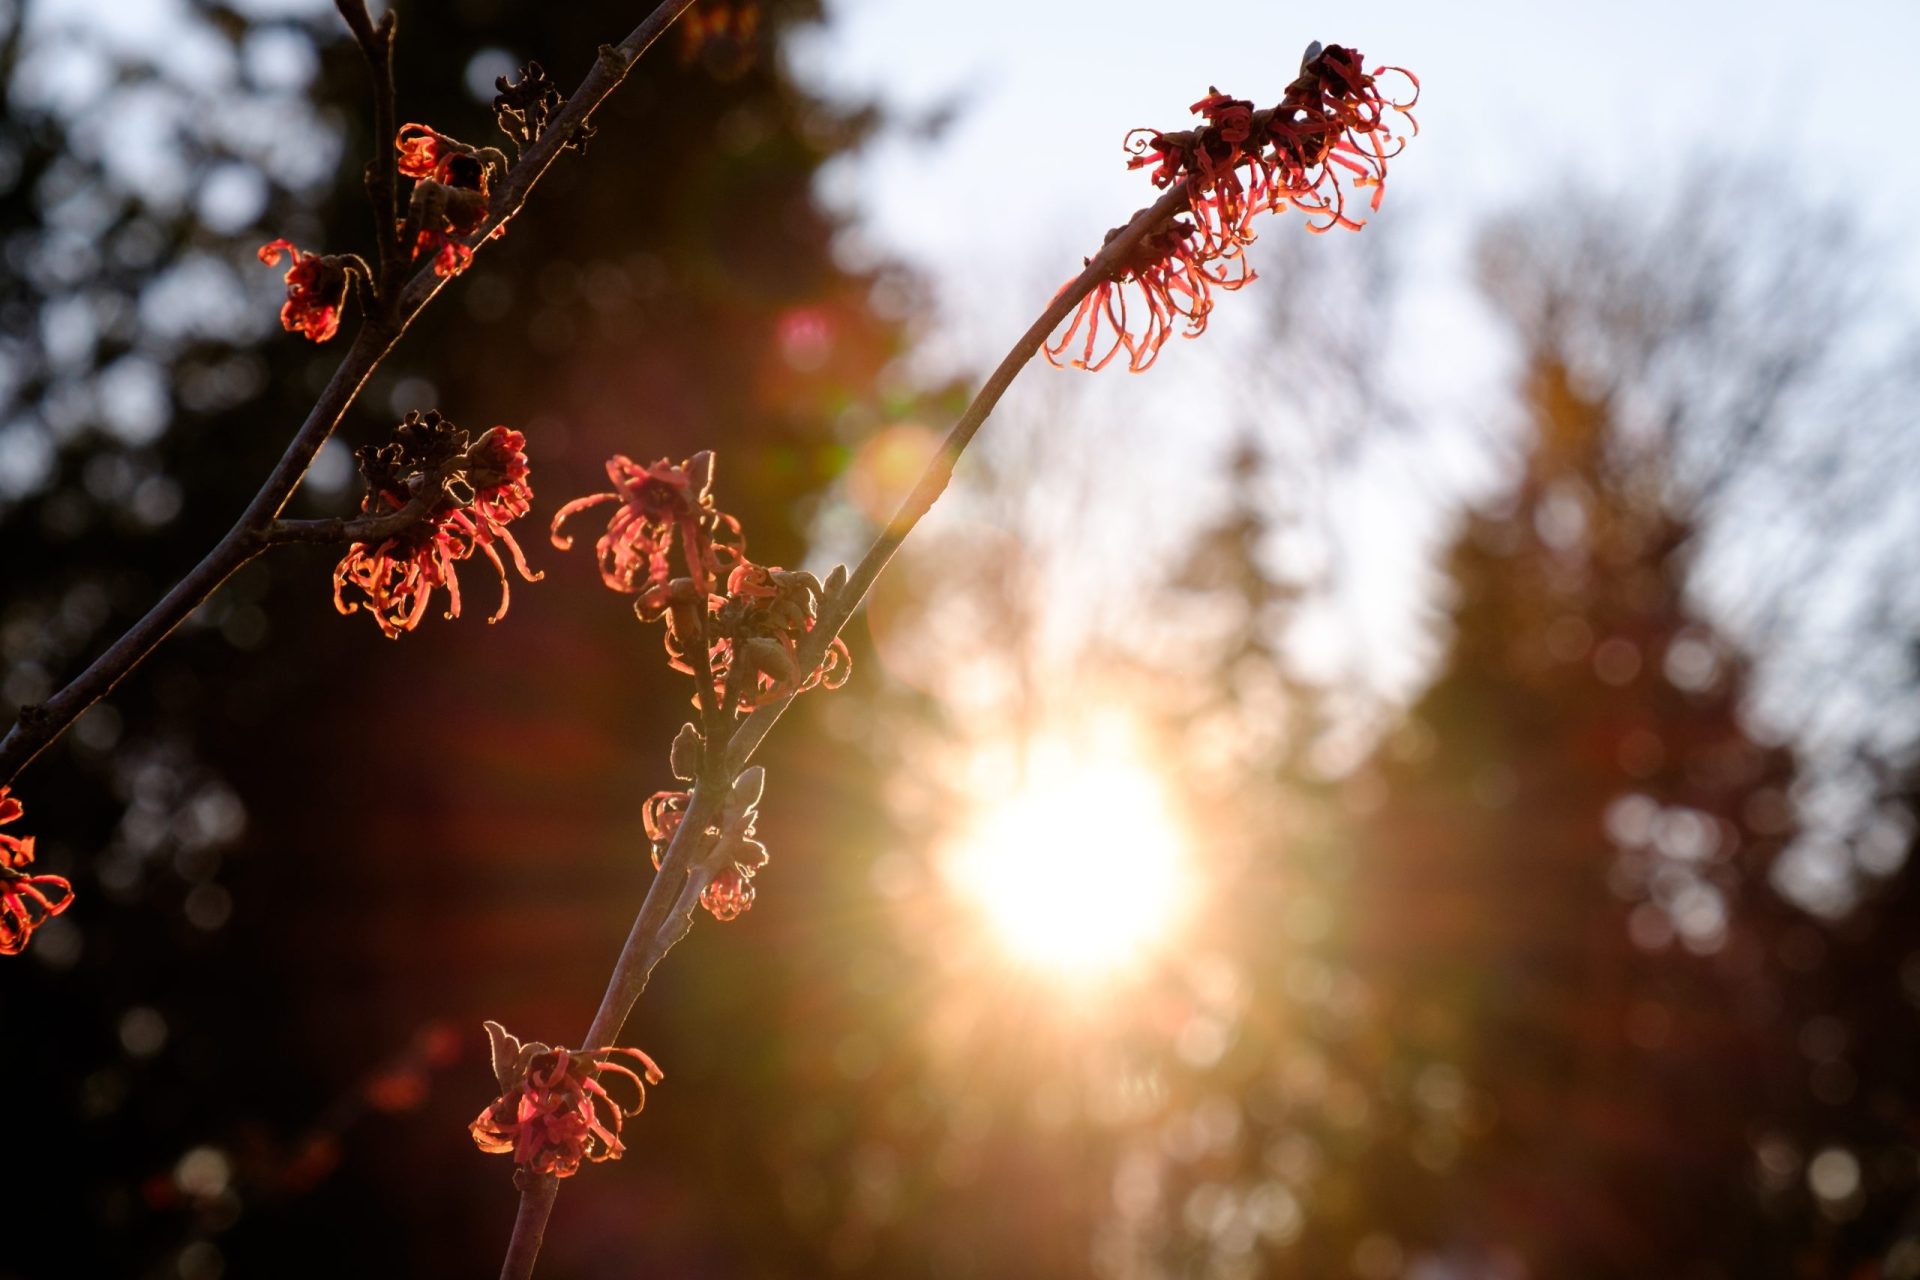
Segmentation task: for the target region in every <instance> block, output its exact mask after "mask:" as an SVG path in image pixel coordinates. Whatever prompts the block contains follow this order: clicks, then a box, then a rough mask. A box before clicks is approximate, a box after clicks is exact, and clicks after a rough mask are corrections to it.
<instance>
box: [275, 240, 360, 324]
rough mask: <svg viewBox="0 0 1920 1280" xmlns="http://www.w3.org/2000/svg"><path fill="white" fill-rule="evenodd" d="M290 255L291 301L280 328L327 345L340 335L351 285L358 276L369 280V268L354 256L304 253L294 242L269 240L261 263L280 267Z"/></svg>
mask: <svg viewBox="0 0 1920 1280" xmlns="http://www.w3.org/2000/svg"><path fill="white" fill-rule="evenodd" d="M283 253H284V254H286V255H287V257H288V262H287V300H286V302H285V303H283V304H282V305H281V307H280V326H281V327H282V328H283V329H285V330H286V331H287V332H288V333H299V334H304V335H306V337H307V338H308V339H310V340H311V341H314V342H325V341H326V340H327V339H329V338H331V337H332V336H333V335H334V334H336V333H338V332H340V316H341V313H342V312H343V311H344V310H345V308H346V305H347V285H348V284H350V283H351V282H352V280H353V278H354V273H355V272H358V273H359V274H360V276H361V278H362V279H365V278H367V264H366V263H364V262H362V261H360V259H359V258H357V257H355V256H353V255H352V254H344V255H322V254H318V253H303V252H301V251H300V250H299V249H296V248H295V247H294V245H293V241H291V240H269V241H268V242H267V243H265V244H263V245H261V246H260V261H262V262H264V263H266V264H267V265H268V266H270V267H277V266H279V265H280V255H281V254H283Z"/></svg>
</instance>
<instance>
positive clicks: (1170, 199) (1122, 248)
mask: <svg viewBox="0 0 1920 1280" xmlns="http://www.w3.org/2000/svg"><path fill="white" fill-rule="evenodd" d="M1186 207H1187V183H1186V180H1185V179H1184V178H1183V179H1181V180H1180V181H1178V182H1176V183H1174V184H1173V185H1172V186H1171V187H1169V188H1168V189H1167V192H1166V194H1165V195H1163V196H1161V197H1160V198H1159V199H1158V200H1156V201H1154V202H1153V204H1152V205H1151V206H1150V207H1149V208H1146V209H1142V210H1141V211H1140V212H1138V213H1136V214H1134V215H1133V220H1132V221H1131V222H1129V223H1127V225H1126V227H1125V228H1123V229H1122V230H1121V232H1120V234H1118V235H1116V236H1114V238H1113V239H1111V240H1109V241H1108V242H1107V243H1106V244H1105V245H1104V246H1103V247H1102V248H1101V250H1100V252H1099V253H1097V254H1095V255H1094V256H1093V257H1092V258H1091V259H1089V260H1088V262H1087V267H1086V270H1084V271H1082V272H1081V273H1080V274H1079V275H1078V276H1076V277H1075V278H1074V280H1073V282H1072V283H1071V284H1069V285H1068V286H1067V287H1066V288H1064V289H1062V290H1061V291H1060V292H1059V293H1058V294H1056V295H1055V296H1054V299H1053V301H1052V302H1051V303H1049V304H1048V306H1047V309H1046V310H1045V311H1043V312H1041V313H1040V318H1039V319H1038V320H1035V321H1034V322H1033V324H1032V326H1031V327H1030V328H1028V330H1027V331H1026V332H1025V333H1023V334H1021V335H1020V339H1019V341H1017V342H1015V343H1014V344H1013V348H1012V349H1011V350H1010V351H1008V352H1007V354H1006V356H1005V357H1004V358H1003V359H1002V360H1001V361H1000V364H999V366H998V367H996V368H995V369H994V371H993V375H992V376H991V377H989V378H988V379H987V380H986V382H985V383H984V384H982V386H981V388H980V390H979V391H977V392H975V393H974V397H973V400H972V402H971V403H969V404H968V405H967V408H966V412H964V413H962V414H961V415H960V420H959V421H958V422H955V423H954V424H953V429H952V430H950V431H948V432H947V438H946V439H945V440H943V441H942V442H941V444H940V451H939V452H938V453H936V454H935V455H934V456H933V458H932V460H931V461H929V462H928V463H927V465H926V468H925V469H924V470H922V471H921V473H920V478H919V480H918V481H916V482H915V483H914V486H913V492H911V493H909V494H908V495H907V498H906V500H905V501H904V502H902V503H901V504H900V509H899V510H898V511H896V512H894V514H893V519H891V520H889V521H888V522H887V525H886V527H885V528H884V529H882V530H881V531H880V533H879V535H878V536H876V537H875V538H874V540H873V544H872V545H871V546H869V547H868V548H867V552H866V554H865V555H863V556H861V557H860V563H859V565H858V566H857V567H856V568H855V569H854V571H853V573H852V574H851V575H849V576H848V578H847V581H846V583H845V584H844V585H843V586H842V587H841V588H840V590H839V591H837V592H836V593H834V595H833V598H832V599H830V600H824V601H822V602H821V605H820V616H819V617H818V618H817V619H816V620H815V622H814V624H813V630H811V631H809V632H808V633H807V638H806V640H805V641H804V642H802V644H801V645H800V652H799V655H798V657H797V658H796V659H795V662H794V665H795V666H796V667H797V668H798V669H799V670H801V671H811V670H813V669H814V668H815V667H817V666H819V665H820V661H821V659H822V658H824V657H825V656H826V652H827V647H828V646H829V645H831V644H832V643H833V642H834V641H835V640H837V639H838V638H839V636H840V632H841V631H842V630H843V629H844V628H845V627H846V625H847V622H848V620H849V619H850V618H852V617H853V612H854V610H856V609H858V608H859V607H860V605H861V603H862V602H863V601H864V600H865V599H866V598H867V592H869V591H871V590H872V589H873V584H874V581H875V580H876V579H877V578H879V576H880V571H881V570H882V569H885V568H886V567H887V563H888V562H889V561H891V560H892V559H893V554H894V552H896V551H898V550H899V549H900V544H901V543H902V542H904V541H906V538H907V535H908V534H910V533H912V532H913V529H914V526H915V525H917V524H919V523H920V521H921V519H922V518H923V517H924V516H925V515H926V514H927V512H928V511H930V510H932V508H933V504H934V502H935V501H937V500H938V499H939V497H940V495H941V494H942V493H944V492H946V488H947V484H948V482H949V481H951V480H952V479H953V469H954V467H955V466H956V465H957V464H958V463H959V461H960V455H961V454H963V453H965V452H966V450H967V446H968V445H969V444H971V443H973V437H974V436H975V435H976V434H978V433H979V431H980V428H981V426H982V425H983V424H984V423H985V422H986V420H987V416H988V415H989V414H991V413H992V412H993V410H994V407H995V406H996V405H998V404H999V403H1000V397H1001V396H1003V395H1005V394H1006V391H1007V388H1008V387H1009V386H1011V385H1013V380H1014V378H1015V377H1016V376H1018V374H1019V373H1020V370H1022V369H1024V368H1025V367H1026V366H1027V363H1028V362H1029V361H1031V360H1032V359H1033V354H1034V352H1036V351H1038V350H1039V349H1040V347H1041V344H1042V343H1044V342H1046V340H1047V335H1048V334H1050V333H1052V332H1053V330H1054V328H1055V327H1056V326H1058V325H1059V323H1060V322H1061V321H1062V320H1064V319H1066V318H1067V316H1068V315H1070V314H1072V312H1073V310H1074V308H1075V307H1078V306H1079V305H1080V301H1081V299H1083V298H1085V297H1086V296H1087V295H1088V294H1089V293H1092V292H1093V290H1094V289H1095V288H1097V287H1098V286H1099V285H1100V283H1101V282H1102V281H1104V280H1107V279H1109V278H1111V277H1112V276H1113V275H1114V274H1115V273H1116V271H1117V269H1118V267H1119V264H1120V263H1121V262H1122V261H1123V260H1124V259H1125V258H1126V256H1127V255H1128V254H1130V253H1131V252H1132V251H1133V249H1134V247H1135V246H1136V245H1138V244H1139V243H1140V241H1141V240H1142V239H1144V238H1145V237H1146V236H1147V235H1148V234H1149V233H1151V232H1153V231H1156V230H1158V229H1159V228H1160V227H1163V226H1165V225H1166V224H1167V223H1168V222H1169V221H1171V220H1172V219H1173V217H1174V216H1175V215H1176V214H1178V213H1180V212H1181V211H1183V210H1184V209H1186ZM794 696H795V695H793V694H788V695H787V696H786V697H785V698H782V699H780V700H779V701H777V702H771V703H768V704H767V705H766V706H764V707H761V708H759V709H758V710H756V711H755V712H754V713H753V714H752V715H750V716H748V717H747V718H746V720H744V721H743V722H742V723H741V725H740V727H739V728H737V729H735V730H734V732H733V737H732V738H731V739H730V740H729V741H728V743H727V767H728V769H729V775H728V776H730V777H731V776H733V775H735V774H738V773H739V772H740V771H741V770H742V769H744V768H746V767H747V762H748V761H749V760H751V759H752V758H753V753H754V752H755V751H756V750H757V749H758V748H759V746H760V744H761V742H763V741H765V739H766V736H767V733H768V732H769V731H770V730H771V729H772V728H773V726H774V724H775V723H777V722H778V721H779V719H780V717H781V716H782V715H784V714H785V713H786V710H787V707H788V706H790V705H791V704H792V702H793V699H794Z"/></svg>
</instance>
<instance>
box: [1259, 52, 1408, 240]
mask: <svg viewBox="0 0 1920 1280" xmlns="http://www.w3.org/2000/svg"><path fill="white" fill-rule="evenodd" d="M1307 52H1308V54H1309V55H1310V56H1309V57H1308V58H1307V59H1306V60H1305V61H1304V62H1302V64H1301V67H1300V75H1299V77H1298V78H1297V79H1295V80H1294V82H1293V83H1292V84H1290V85H1288V86H1287V91H1286V94H1285V96H1283V97H1282V98H1281V101H1280V105H1279V106H1278V107H1276V108H1274V110H1273V112H1272V113H1271V116H1270V118H1269V121H1268V124H1267V140H1268V142H1269V143H1270V144H1271V146H1272V150H1271V151H1270V152H1268V153H1267V154H1266V155H1265V157H1264V158H1263V165H1264V178H1265V181H1266V183H1267V186H1268V191H1269V207H1271V208H1274V209H1278V208H1279V207H1280V206H1281V204H1283V203H1286V202H1289V201H1290V202H1291V203H1292V204H1293V205H1294V207H1295V208H1298V209H1300V210H1302V211H1303V212H1305V213H1307V214H1308V215H1309V217H1310V218H1312V217H1319V216H1322V215H1324V216H1325V218H1326V221H1325V222H1310V223H1309V229H1310V230H1313V231H1329V230H1331V229H1333V228H1334V227H1336V226H1338V227H1346V228H1349V229H1351V230H1358V229H1359V228H1360V227H1361V226H1362V225H1363V224H1362V223H1359V222H1355V221H1353V220H1352V219H1350V218H1348V217H1347V216H1346V212H1345V209H1346V197H1345V194H1344V192H1343V191H1342V190H1341V188H1340V182H1339V179H1338V175H1337V174H1336V172H1335V170H1333V169H1330V168H1328V167H1327V165H1328V164H1329V163H1331V164H1334V165H1338V166H1339V167H1340V168H1341V169H1343V170H1345V171H1346V173H1347V174H1348V181H1349V182H1350V183H1351V185H1352V186H1353V187H1355V188H1356V189H1360V188H1367V187H1371V188H1372V189H1373V196H1372V198H1371V199H1370V200H1369V202H1368V203H1369V207H1371V208H1373V209H1376V210H1377V209H1378V208H1379V207H1380V200H1381V197H1382V196H1383V195H1385V186H1384V184H1385V182H1386V179H1387V161H1388V160H1390V159H1392V158H1393V157H1394V156H1396V155H1398V154H1399V153H1400V149H1401V148H1402V147H1404V146H1405V145H1406V138H1405V137H1403V136H1400V135H1397V134H1394V133H1393V131H1392V126H1391V124H1390V123H1389V117H1388V114H1387V113H1388V112H1389V111H1393V112H1395V113H1398V114H1400V115H1403V116H1405V117H1406V118H1407V123H1408V125H1409V126H1411V127H1412V129H1413V131H1414V132H1415V133H1418V132H1419V130H1420V124H1419V121H1417V120H1415V119H1414V117H1413V112H1412V108H1413V106H1414V104H1415V103H1416V102H1418V101H1419V98H1420V80H1419V77H1417V76H1415V75H1414V74H1413V73H1412V72H1411V71H1408V70H1406V69H1405V68H1404V67H1375V68H1374V69H1373V71H1372V73H1371V74H1369V73H1368V72H1367V71H1366V70H1365V69H1364V64H1363V63H1362V61H1361V57H1360V54H1359V53H1358V51H1356V50H1353V49H1348V48H1345V47H1343V46H1341V45H1337V44H1336V45H1329V46H1327V48H1325V49H1324V50H1319V49H1312V48H1310V49H1309V50H1308V51H1307ZM1388 72H1392V73H1394V74H1397V75H1400V76H1404V77H1405V78H1406V80H1407V82H1408V83H1409V84H1410V85H1411V86H1412V87H1413V94H1412V96H1411V97H1409V98H1408V99H1407V100H1406V101H1404V102H1402V101H1397V100H1394V99H1390V98H1388V97H1386V96H1385V95H1384V94H1383V93H1382V92H1381V91H1380V87H1379V83H1378V80H1377V77H1379V76H1382V75H1385V74H1387V73H1388Z"/></svg>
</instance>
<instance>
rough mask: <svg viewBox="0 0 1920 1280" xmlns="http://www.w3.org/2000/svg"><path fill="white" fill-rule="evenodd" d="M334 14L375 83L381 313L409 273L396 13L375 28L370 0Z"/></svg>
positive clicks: (341, 0) (374, 182) (351, 1)
mask: <svg viewBox="0 0 1920 1280" xmlns="http://www.w3.org/2000/svg"><path fill="white" fill-rule="evenodd" d="M334 8H336V9H338V10H339V11H340V16H341V17H342V18H343V19H345V20H346V24H347V29H348V30H349V31H351V32H353V39H354V42H355V43H356V44H358V45H359V46H360V52H361V53H363V54H365V55H366V58H367V71H368V72H369V74H371V75H372V77H373V159H371V160H369V161H368V162H367V175H366V181H367V200H368V202H369V203H370V204H372V205H373V237H374V244H375V245H376V246H377V247H378V248H379V251H380V252H379V263H380V268H379V274H378V275H377V276H375V277H373V279H374V288H373V292H374V296H375V297H376V298H377V299H378V300H379V303H380V305H381V307H382V308H385V307H387V306H388V305H389V302H390V299H391V298H392V297H393V288H394V285H395V284H396V283H397V282H398V281H399V279H400V273H401V272H402V271H404V270H406V259H405V258H404V257H403V256H402V254H403V253H404V252H405V246H404V245H403V244H402V242H401V239H400V231H399V219H400V196H399V191H400V175H399V155H398V153H397V152H396V151H395V150H394V145H393V139H394V135H395V134H396V133H398V132H399V128H400V126H399V124H398V123H397V120H398V113H397V112H396V111H395V109H394V97H395V93H394V87H393V34H394V13H393V10H391V9H389V10H388V11H387V13H386V16H385V17H383V18H381V19H380V25H379V26H377V27H376V26H375V25H374V24H373V19H372V18H370V17H369V16H368V15H367V5H366V0H334Z"/></svg>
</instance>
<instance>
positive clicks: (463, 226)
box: [393, 124, 507, 276]
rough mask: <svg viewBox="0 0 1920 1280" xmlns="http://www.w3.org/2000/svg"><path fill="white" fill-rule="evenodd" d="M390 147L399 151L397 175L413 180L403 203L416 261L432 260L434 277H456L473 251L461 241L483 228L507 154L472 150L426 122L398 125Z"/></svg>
mask: <svg viewBox="0 0 1920 1280" xmlns="http://www.w3.org/2000/svg"><path fill="white" fill-rule="evenodd" d="M393 145H394V148H395V149H396V150H397V151H398V152H399V153H400V156H399V160H398V161H397V164H398V167H399V170H400V173H401V175H402V176H403V177H408V178H412V179H414V186H413V195H412V196H411V197H410V198H409V200H408V204H407V220H408V223H409V224H410V225H411V226H412V227H413V228H414V241H413V257H414V260H415V261H418V260H419V259H420V258H422V257H427V258H431V259H432V260H433V270H434V274H435V275H440V276H456V275H459V274H460V273H461V272H462V271H465V270H466V269H467V267H468V265H469V264H470V263H472V261H473V250H472V249H471V248H469V247H468V246H466V245H465V244H462V243H461V241H462V240H464V239H465V238H466V237H467V236H470V235H472V234H473V233H474V232H476V231H478V230H479V229H480V228H481V226H482V225H484V224H485V222H486V220H487V214H488V212H489V211H490V205H491V200H492V191H491V184H492V175H493V173H494V171H495V170H496V169H497V170H499V171H500V172H502V173H504V172H506V168H507V158H506V156H505V155H504V154H502V153H501V152H500V151H499V150H497V149H496V148H493V147H470V146H468V145H467V144H466V143H464V142H461V141H460V140H459V139H457V138H450V137H448V136H447V135H446V134H444V133H440V132H438V131H437V130H434V129H431V128H428V127H427V126H426V125H424V124H403V125H401V126H400V131H399V133H397V134H396V135H395V136H394V140H393ZM503 225H504V224H503ZM494 234H495V235H499V234H500V232H499V230H498V229H496V230H495V232H494Z"/></svg>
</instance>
